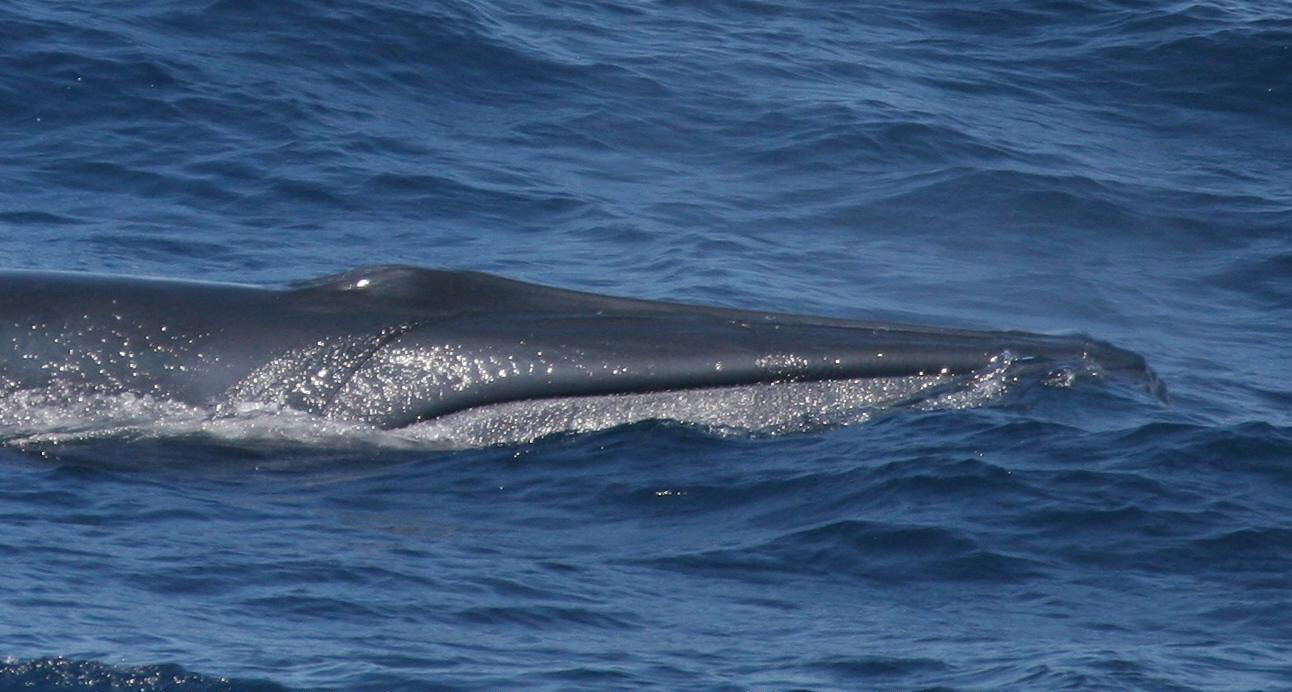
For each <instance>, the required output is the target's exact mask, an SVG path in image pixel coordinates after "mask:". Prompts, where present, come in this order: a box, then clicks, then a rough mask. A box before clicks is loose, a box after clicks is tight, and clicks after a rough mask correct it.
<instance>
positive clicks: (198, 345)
mask: <svg viewBox="0 0 1292 692" xmlns="http://www.w3.org/2000/svg"><path fill="white" fill-rule="evenodd" d="M0 328H2V329H3V337H0V349H3V350H4V351H7V352H5V353H3V354H0V390H3V392H4V393H7V394H13V393H15V392H22V391H28V390H42V391H54V392H59V393H61V394H62V395H64V396H69V397H74V396H83V395H120V394H127V395H134V396H141V397H144V396H146V397H154V398H157V399H163V400H168V401H176V402H182V403H185V404H188V405H193V406H206V407H219V406H223V405H228V404H230V402H244V401H251V402H263V403H268V404H273V405H277V406H282V407H284V408H288V409H295V410H299V411H303V412H307V413H310V414H314V415H318V416H322V417H326V418H331V419H336V420H342V421H354V422H358V423H365V424H370V425H373V426H378V427H381V428H396V427H401V426H407V425H410V424H413V423H417V422H419V421H427V420H430V419H436V418H440V417H444V416H447V415H449V414H455V413H459V412H463V411H467V410H470V409H476V408H478V407H488V406H514V405H515V404H516V403H517V402H535V403H538V402H543V401H551V400H571V399H578V400H584V401H591V400H605V398H606V397H614V396H619V395H638V396H642V397H643V399H642V400H649V398H650V397H652V396H658V395H659V394H660V393H665V392H697V391H717V390H724V389H727V390H732V391H735V390H738V389H739V388H742V387H749V386H755V385H764V384H776V383H832V382H839V381H851V380H858V379H867V380H870V379H884V380H885V381H890V380H891V378H913V379H915V378H922V379H923V380H926V381H936V380H937V379H938V378H948V377H955V376H959V375H964V374H966V373H973V372H976V371H980V370H982V369H983V368H986V367H988V366H989V365H990V364H991V363H993V362H996V361H997V360H999V359H1000V358H1002V357H1006V358H1009V359H1011V361H1013V362H1016V363H1023V364H1030V365H1032V366H1036V367H1040V368H1051V367H1059V366H1060V365H1063V364H1066V365H1067V366H1071V365H1074V364H1076V365H1080V366H1082V367H1086V368H1088V369H1090V370H1093V371H1097V372H1106V373H1126V374H1129V375H1130V376H1132V377H1133V378H1135V379H1136V380H1138V381H1139V382H1141V383H1143V384H1144V385H1145V386H1146V387H1148V388H1149V390H1150V391H1152V392H1154V393H1156V394H1158V395H1159V396H1160V395H1161V394H1162V393H1163V390H1162V389H1161V385H1160V384H1159V383H1158V381H1157V379H1156V377H1155V376H1154V375H1153V373H1152V371H1151V370H1149V368H1148V366H1147V365H1146V364H1145V361H1144V359H1143V358H1142V357H1141V356H1139V355H1137V354H1135V353H1132V352H1130V351H1126V350H1122V349H1119V348H1117V347H1114V346H1112V345H1109V344H1107V343H1104V342H1102V341H1097V340H1094V339H1090V338H1086V337H1082V336H1047V335H1041V334H1031V333H1024V332H1012V331H969V330H963V329H949V328H940V327H922V326H910V325H899V324H889V323H878V322H858V321H850V320H841V319H829V318H821V317H803V316H794V315H786V314H777V313H768V312H755V311H748V310H734V309H725V308H716V307H704V306H696V305H683V304H674V303H665V302H654V301H647V300H634V299H627V298H615V297H609V296H603V295H595V294H591V293H581V292H577V291H570V290H563V289H558V288H550V287H546V286H541V285H537V284H532V283H525V282H521V281H514V280H510V279H505V278H500V277H497V276H491V275H488V274H482V273H477V272H470V271H438V270H430V269H421V268H414V267H405V266H377V267H367V268H362V269H356V270H353V271H349V272H345V273H342V274H337V275H332V276H327V277H323V278H320V279H316V280H312V281H305V282H299V283H296V284H292V285H289V286H286V287H283V288H269V287H260V286H251V285H239V284H219V283H203V282H195V281H178V280H169V279H146V278H135V277H118V276H102V275H92V274H79V273H63V272H33V271H11V272H6V273H0ZM715 401H717V400H715Z"/></svg>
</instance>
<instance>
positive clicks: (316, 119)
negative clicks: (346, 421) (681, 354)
mask: <svg viewBox="0 0 1292 692" xmlns="http://www.w3.org/2000/svg"><path fill="white" fill-rule="evenodd" d="M0 258H2V259H3V262H2V263H0V266H3V267H4V268H37V269H59V270H84V271H93V272H103V273H120V274H140V275H158V276H169V277H178V278H188V279H202V280H219V281H236V282H249V283H264V284H275V285H277V284H282V283H284V282H287V281H291V280H297V279H303V278H309V277H314V276H319V275H323V274H326V273H329V272H336V271H343V270H347V269H351V268H354V267H358V266H363V265H368V264H386V263H402V264H410V265H419V266H428V267H449V268H467V269H475V270H482V271H488V272H493V273H498V274H503V275H506V276H510V277H514V278H519V279H525V280H529V281H536V282H540V283H545V284H551V285H557V286H562V287H567V288H574V289H580V290H587V291H595V292H601V293H610V294H615V295H624V296H633V297H641V298H652V299H662V300H672V301H680V302H691V303H704V304H714V305H723V306H738V307H745V308H754V309H765V310H778V311H785V312H794V313H807V314H820V315H828V316H833V317H844V318H855V319H882V320H894V321H905V322H917V323H926V324H940V325H951V326H958V327H967V328H978V329H1019V330H1028V331H1038V332H1054V333H1069V332H1075V333H1085V334H1089V335H1091V336H1094V337H1097V338H1100V339H1105V340H1108V341H1110V342H1112V343H1115V344H1117V345H1118V346H1121V347H1123V348H1127V349H1131V350H1134V351H1136V352H1138V353H1140V354H1143V355H1144V356H1145V357H1146V358H1147V359H1148V360H1149V362H1150V363H1151V365H1152V366H1153V368H1154V369H1155V370H1156V372H1157V374H1158V375H1159V376H1160V378H1161V380H1162V381H1163V382H1164V383H1165V385H1166V387H1167V389H1168V391H1169V394H1170V396H1169V401H1168V402H1162V401H1159V400H1157V399H1155V398H1153V397H1151V396H1148V395H1146V394H1145V393H1144V392H1142V391H1138V390H1136V389H1134V388H1131V387H1123V386H1119V385H1118V384H1116V383H1113V382H1108V381H1105V380H1103V379H1100V378H1093V377H1086V378H1077V379H1076V380H1075V381H1073V382H1071V383H1070V384H1069V386H1062V387H1054V386H1044V385H1043V384H1042V383H1038V382H1026V381H1024V382H1021V383H1018V384H1017V385H1016V386H1010V387H1006V388H1005V389H1006V391H1003V392H1000V393H998V394H996V395H994V396H991V397H986V398H983V399H981V400H976V401H974V402H973V405H970V406H964V407H948V408H936V409H927V408H919V407H906V408H894V409H891V410H885V411H882V412H880V413H881V415H874V416H868V417H864V419H863V418H858V419H855V420H848V421H834V422H833V423H832V424H828V425H820V426H815V427H807V428H804V429H800V430H791V431H766V430H763V431H751V430H739V429H734V430H733V429H726V428H721V427H720V426H718V427H715V426H705V425H685V424H681V423H678V422H676V421H672V420H669V419H668V418H667V417H664V418H660V419H655V420H646V421H641V422H638V423H634V424H629V425H621V426H615V427H610V428H607V429H600V430H590V431H582V432H577V431H565V432H562V431H556V432H553V433H552V434H550V435H546V436H544V437H541V439H537V440H533V441H523V440H522V441H518V440H491V439H489V438H487V437H483V438H481V439H479V440H478V441H477V442H478V444H469V445H458V446H456V447H455V448H453V449H444V448H442V447H438V446H434V445H428V444H420V443H419V442H418V440H415V439H414V440H403V441H402V442H397V441H395V440H393V439H392V438H391V437H389V436H386V435H382V434H377V433H375V432H372V431H362V430H356V429H337V428H336V427H334V426H331V425H330V424H329V423H328V422H327V421H322V420H312V419H309V418H308V417H301V416H291V415H286V414H282V415H267V416H261V417H256V416H252V417H247V418H245V419H240V420H235V421H233V422H232V423H228V422H224V423H221V422H218V421H207V420H196V421H190V422H189V423H190V424H186V425H160V424H157V423H158V421H157V420H154V419H153V418H150V416H156V415H160V414H158V413H157V412H156V411H153V410H148V409H144V410H141V411H134V412H133V414H135V416H134V419H132V421H131V424H130V425H125V426H118V427H98V428H95V427H94V426H93V425H90V426H88V427H87V425H86V421H85V420H84V417H85V416H86V415H87V414H86V413H85V412H84V411H75V410H69V411H67V412H65V413H66V414H67V415H65V416H62V417H60V416H59V415H54V414H57V413H58V411H54V412H53V414H51V415H50V417H49V419H48V421H49V422H48V425H47V426H46V427H45V428H43V429H36V430H30V429H28V430H23V431H21V434H19V432H16V431H14V430H12V429H6V430H4V431H3V432H4V436H3V439H4V442H3V445H0V689H77V690H116V689H138V690H164V689H185V690H243V689H258V690H280V689H289V690H296V689H341V690H405V689H406V690H426V689H445V690H477V689H479V690H495V689H533V690H572V689H580V690H584V689H586V690H611V689H632V690H637V689H685V690H741V691H746V690H791V689H794V690H799V689H810V690H858V689H877V690H890V689H892V690H897V689H949V690H950V689H968V690H972V689H984V690H985V689H1109V690H1123V689H1143V690H1191V689H1227V690H1228V689H1251V690H1278V689H1292V617H1289V615H1288V613H1290V612H1292V374H1290V367H1289V366H1292V350H1290V349H1289V344H1292V6H1290V5H1288V4H1287V3H1285V2H1273V1H1270V2H1247V3H1231V2H1224V1H1221V0H1203V1H1198V2H1141V1H1136V0H1087V1H1078V2H1068V1H1047V2H1035V3H1012V2H1011V3H1006V2H994V1H988V2H979V3H945V2H930V3H898V4H894V3H869V2H860V3H828V2H802V3H799V2H788V1H786V0H720V1H717V2H705V3H689V2H681V1H676V0H658V1H653V2H641V3H602V2H582V1H576V2H563V3H554V2H539V1H532V2H510V1H506V0H497V1H492V0H491V1H472V2H457V1H453V2H444V3H421V2H412V1H410V0H402V1H401V0H389V1H381V2H378V1H375V0H354V1H353V2H345V3H334V2H324V1H321V0H317V1H316V0H275V1H273V2H268V1H260V0H187V1H181V0H158V1H157V2H149V3H138V2H121V1H117V0H100V1H98V2H92V3H83V2H63V1H62V0H9V1H8V2H4V3H0ZM3 300H4V298H3V296H0V304H2V303H3ZM69 403H70V402H69ZM5 405H6V407H9V408H12V407H14V406H16V405H17V404H16V403H15V401H13V400H9V401H7V402H6V404H5ZM11 412H12V411H5V412H4V413H11ZM78 416H79V417H80V418H78ZM91 422H92V421H91ZM87 429H88V430H89V432H87Z"/></svg>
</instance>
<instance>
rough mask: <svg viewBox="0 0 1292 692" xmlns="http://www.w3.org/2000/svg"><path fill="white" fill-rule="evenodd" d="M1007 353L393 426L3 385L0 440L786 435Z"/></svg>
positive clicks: (1006, 370)
mask: <svg viewBox="0 0 1292 692" xmlns="http://www.w3.org/2000/svg"><path fill="white" fill-rule="evenodd" d="M1012 362H1013V361H1012V360H1011V359H1010V358H1009V357H1008V354H1002V356H1000V357H998V358H997V359H994V360H993V363H992V364H991V365H990V366H989V367H987V368H985V369H984V370H981V371H979V372H977V373H973V374H970V375H959V376H953V375H942V374H935V375H922V376H913V377H885V378H865V379H852V380H835V381H824V382H773V383H766V384H756V385H742V386H733V387H717V388H711V389H692V390H680V391H668V392H650V393H640V394H616V395H606V396H587V397H567V398H553V399H536V400H528V401H513V402H506V403H501V404H493V405H489V406H482V407H478V408H473V409H468V410H465V411H459V412H456V413H453V414H450V415H447V416H443V417H440V418H436V419H433V420H429V421H425V422H422V423H418V424H415V425H412V426H409V427H406V428H401V429H396V430H381V429H379V428H375V427H372V426H370V425H366V424H362V423H355V422H350V421H344V420H336V419H331V418H327V417H320V416H314V415H310V414H306V413H302V412H300V411H296V410H293V409H290V408H285V407H283V406H281V405H278V404H270V403H262V402H245V401H235V402H225V403H222V404H220V405H217V406H214V407H195V406H189V405H185V404H181V403H177V402H174V401H167V400H163V399H156V398H153V397H150V396H143V395H138V394H99V393H83V392H82V393H72V392H67V391H46V390H20V391H10V392H8V393H5V394H0V439H3V440H4V441H5V443H6V444H8V445H11V446H19V447H25V446H31V445H36V446H40V445H61V444H70V443H75V442H78V441H88V440H96V439H103V438H119V439H123V440H131V439H159V438H160V439H170V438H176V439H181V438H189V439H191V438H199V439H205V440H210V441H216V442H220V443H232V444H237V445H247V446H260V445H264V444H289V445H303V446H318V447H328V448H338V447H341V448H344V447H354V446H375V447H380V448H400V449H408V448H414V449H418V448H425V449H446V448H449V449H463V448H474V447H486V446H491V445H505V444H522V443H527V442H531V441H534V440H537V439H540V438H543V437H546V436H549V435H554V434H559V433H585V432H593V431H598V430H605V429H608V428H613V427H617V426H621V425H627V424H632V423H637V422H642V421H648V420H669V421H676V422H679V423H682V424H686V425H693V426H698V427H701V428H704V429H706V430H708V431H710V432H713V433H714V434H719V435H728V434H741V435H748V434H754V435H782V434H787V433H795V432H804V431H809V430H818V429H822V428H830V427H839V426H847V425H854V424H857V423H862V422H865V421H868V420H870V419H872V418H873V417H874V416H876V415H877V414H881V413H883V412H885V411H890V410H893V409H900V408H916V409H920V410H927V409H948V408H949V409H959V408H967V407H972V406H980V405H982V404H984V403H988V402H990V401H992V400H994V399H996V398H998V397H1000V396H1001V395H1002V394H1004V393H1005V391H1006V390H1007V389H1008V387H1009V386H1010V385H1011V384H1012V383H1013V382H1015V381H1017V380H1018V374H1017V373H1015V372H1012V368H1011V364H1012Z"/></svg>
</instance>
